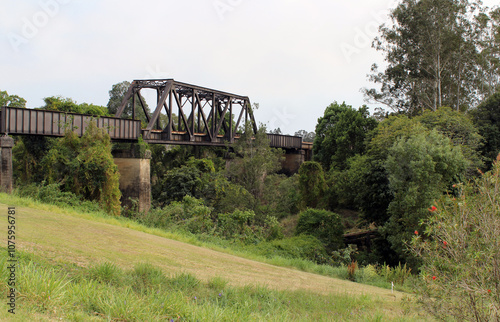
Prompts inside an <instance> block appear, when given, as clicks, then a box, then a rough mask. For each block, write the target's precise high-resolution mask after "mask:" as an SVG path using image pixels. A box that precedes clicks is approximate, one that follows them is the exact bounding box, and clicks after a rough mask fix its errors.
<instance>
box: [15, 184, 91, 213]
mask: <svg viewBox="0 0 500 322" xmlns="http://www.w3.org/2000/svg"><path fill="white" fill-rule="evenodd" d="M60 186H61V185H60V184H59V183H51V184H46V183H45V182H42V183H41V184H36V183H32V184H29V185H26V186H19V187H18V188H17V189H16V193H17V194H18V195H19V196H21V197H29V198H32V199H35V200H39V201H41V202H44V203H47V204H52V205H56V206H63V207H64V206H69V207H72V208H75V209H79V210H82V211H96V212H97V211H99V210H101V207H100V206H99V204H98V203H97V202H95V201H88V200H82V199H81V198H80V197H78V196H77V195H76V194H74V193H72V192H65V191H61V190H60Z"/></svg>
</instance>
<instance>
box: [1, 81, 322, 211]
mask: <svg viewBox="0 0 500 322" xmlns="http://www.w3.org/2000/svg"><path fill="white" fill-rule="evenodd" d="M143 91H149V92H151V91H153V93H154V94H155V96H156V100H155V105H156V106H155V109H154V110H153V111H152V112H150V111H149V110H148V108H147V105H146V102H144V99H143V96H142V93H141V92H143ZM130 101H132V109H131V111H127V112H128V113H125V112H126V108H127V106H129V102H130ZM139 115H142V116H143V118H145V119H143V120H140V119H139ZM91 122H93V123H94V124H96V125H97V127H99V128H102V129H104V130H105V131H106V132H107V133H108V134H109V136H110V138H111V140H112V141H114V142H131V143H134V142H138V140H139V138H140V137H142V138H143V140H144V141H145V142H147V143H149V144H165V145H195V146H222V147H224V146H228V145H231V144H232V143H234V142H235V141H237V140H238V139H239V137H240V135H239V133H241V131H242V128H244V127H249V128H250V129H251V131H253V132H254V134H256V133H257V124H256V122H255V118H254V114H253V110H252V106H251V103H250V99H249V98H248V97H247V96H241V95H236V94H231V93H226V92H222V91H218V90H213V89H209V88H205V87H200V86H196V85H191V84H186V83H181V82H177V81H175V80H173V79H155V80H134V81H133V82H132V83H131V85H130V87H129V89H128V91H127V93H126V94H125V96H124V98H123V101H122V103H121V105H120V107H119V108H118V110H117V112H116V114H115V116H114V117H104V116H92V115H84V114H76V113H65V112H59V111H48V110H39V109H23V108H14V107H2V108H1V114H0V133H1V134H2V137H0V189H1V191H4V192H11V191H12V181H13V178H12V147H13V145H14V141H13V139H12V138H10V137H9V136H8V135H40V136H51V137H61V136H64V133H65V132H66V131H67V130H72V131H74V132H75V133H77V134H78V135H79V136H81V135H83V133H85V130H86V128H87V127H88V126H89V124H90V123H91ZM268 138H269V141H270V145H271V146H272V147H275V148H281V149H283V150H285V152H286V154H285V161H284V162H283V168H284V169H286V170H287V171H289V172H295V171H297V170H298V168H299V166H300V164H301V163H302V162H304V161H306V160H310V159H311V156H312V143H307V142H302V138H301V137H297V136H289V135H279V134H268ZM115 163H116V164H117V166H118V169H119V171H120V189H121V190H122V193H123V195H124V200H128V198H129V197H131V198H134V199H137V200H139V210H146V211H147V210H148V209H149V205H150V202H151V200H150V198H151V197H150V194H151V188H150V186H151V184H150V178H149V159H137V158H135V157H134V156H132V155H121V156H120V157H117V156H115Z"/></svg>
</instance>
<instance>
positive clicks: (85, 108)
mask: <svg viewBox="0 0 500 322" xmlns="http://www.w3.org/2000/svg"><path fill="white" fill-rule="evenodd" d="M43 101H44V102H45V105H44V106H42V107H41V109H42V110H49V111H59V112H68V113H79V114H90V115H96V116H108V115H109V114H108V109H107V108H106V107H104V106H99V105H94V104H88V103H82V104H78V103H76V102H75V101H73V100H72V99H71V98H65V97H61V96H51V97H46V98H44V99H43Z"/></svg>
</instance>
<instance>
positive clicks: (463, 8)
mask: <svg viewBox="0 0 500 322" xmlns="http://www.w3.org/2000/svg"><path fill="white" fill-rule="evenodd" d="M390 18H391V20H392V24H391V25H382V26H380V37H377V38H376V39H375V41H374V43H373V46H374V47H375V48H376V49H377V50H378V51H381V52H383V53H384V54H385V60H386V62H387V67H386V68H385V71H383V72H379V70H378V66H377V65H373V67H372V73H371V74H370V75H369V79H370V80H371V81H372V82H373V83H375V84H378V85H380V89H375V88H371V89H364V92H365V95H366V97H367V98H369V99H370V100H372V101H375V102H378V103H382V104H384V105H386V106H388V107H389V108H391V109H393V110H394V111H402V112H405V113H408V114H411V115H414V114H416V113H418V112H421V111H424V110H427V109H430V110H436V109H437V108H438V107H440V106H451V107H453V109H455V110H464V109H468V108H469V107H472V106H476V105H477V104H478V102H480V101H481V100H482V99H484V98H485V97H487V96H489V95H491V90H492V89H495V88H497V87H498V85H499V84H500V77H499V76H500V69H499V68H500V65H499V58H500V55H499V51H498V42H499V41H500V37H499V35H500V29H498V22H499V12H498V10H496V11H493V12H491V13H488V12H486V10H485V9H484V8H482V7H481V6H480V5H479V4H478V3H476V2H473V1H468V0H403V1H401V3H400V4H399V5H398V6H397V7H396V8H395V9H393V10H392V11H391V13H390Z"/></svg>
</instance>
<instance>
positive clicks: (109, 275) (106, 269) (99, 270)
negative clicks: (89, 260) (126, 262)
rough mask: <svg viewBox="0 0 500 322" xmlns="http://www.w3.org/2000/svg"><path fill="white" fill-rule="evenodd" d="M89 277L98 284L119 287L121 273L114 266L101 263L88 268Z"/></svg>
mask: <svg viewBox="0 0 500 322" xmlns="http://www.w3.org/2000/svg"><path fill="white" fill-rule="evenodd" d="M89 277H90V278H91V279H92V280H95V281H97V282H99V283H107V284H115V285H120V283H121V282H122V278H123V273H122V271H121V269H120V268H119V267H118V266H116V265H115V264H113V263H109V262H103V263H100V264H96V265H94V266H91V267H90V269H89Z"/></svg>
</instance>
